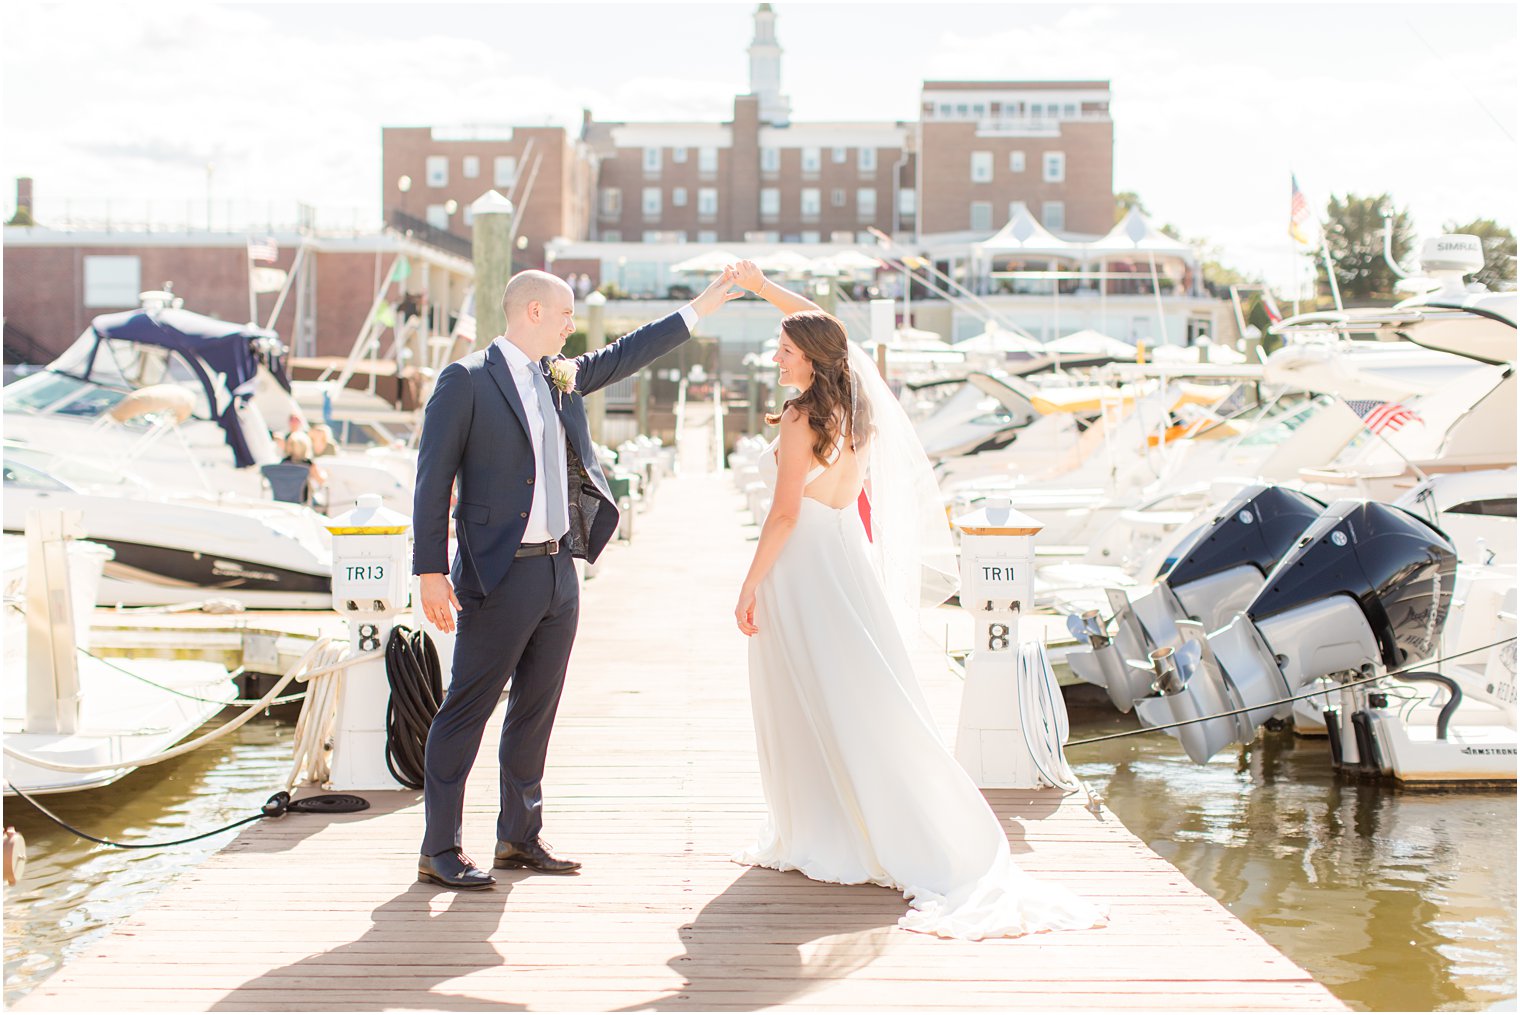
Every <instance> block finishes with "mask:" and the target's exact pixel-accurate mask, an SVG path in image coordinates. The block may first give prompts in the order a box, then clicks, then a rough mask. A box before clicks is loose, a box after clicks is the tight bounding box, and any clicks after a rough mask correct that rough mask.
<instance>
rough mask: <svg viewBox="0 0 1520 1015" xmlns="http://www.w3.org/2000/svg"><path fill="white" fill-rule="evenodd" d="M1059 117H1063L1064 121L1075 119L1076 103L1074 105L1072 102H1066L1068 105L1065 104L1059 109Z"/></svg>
mask: <svg viewBox="0 0 1520 1015" xmlns="http://www.w3.org/2000/svg"><path fill="white" fill-rule="evenodd" d="M1061 115H1062V116H1063V117H1065V118H1066V119H1068V120H1075V119H1076V118H1077V106H1076V103H1074V102H1068V103H1066V105H1064V106H1062V107H1061Z"/></svg>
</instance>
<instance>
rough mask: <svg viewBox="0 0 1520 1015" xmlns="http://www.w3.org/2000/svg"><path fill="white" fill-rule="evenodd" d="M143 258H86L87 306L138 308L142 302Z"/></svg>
mask: <svg viewBox="0 0 1520 1015" xmlns="http://www.w3.org/2000/svg"><path fill="white" fill-rule="evenodd" d="M140 292H142V258H140V257H138V256H137V255H136V254H131V255H126V254H87V255H86V256H85V259H84V305H85V306H87V307H111V308H116V307H135V306H137V305H138V303H139V302H141V301H140V300H139V298H138V295H137V294H138V293H140Z"/></svg>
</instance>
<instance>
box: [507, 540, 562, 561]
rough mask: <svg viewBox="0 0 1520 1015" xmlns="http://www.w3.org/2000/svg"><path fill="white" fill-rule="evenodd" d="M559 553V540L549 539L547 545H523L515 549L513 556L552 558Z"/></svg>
mask: <svg viewBox="0 0 1520 1015" xmlns="http://www.w3.org/2000/svg"><path fill="white" fill-rule="evenodd" d="M558 552H559V540H558V539H551V540H549V541H548V542H547V543H524V544H522V545H521V546H519V547H518V548H517V553H516V554H515V556H518V557H552V556H554V555H555V554H556V553H558Z"/></svg>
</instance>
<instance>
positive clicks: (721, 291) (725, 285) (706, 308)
mask: <svg viewBox="0 0 1520 1015" xmlns="http://www.w3.org/2000/svg"><path fill="white" fill-rule="evenodd" d="M733 284H734V269H733V268H732V267H729V268H724V269H723V273H722V274H721V275H719V276H718V277H717V278H715V279H713V280H712V284H711V285H709V286H708V287H707V288H706V289H703V290H702V293H701V295H700V296H698V297H697V298H696V299H694V300H692V301H691V309H693V310H695V311H696V312H697V316H698V317H706V316H708V315H709V314H713V313H716V312H717V311H718V310H719V309H720V308H721V307H722V306H723V304H725V303H727V302H729V301H730V300H737V299H739V298H740V297H742V296H743V295H744V290H742V289H735V290H733V291H732V292H730V291H729V288H730V287H731V286H732V285H733Z"/></svg>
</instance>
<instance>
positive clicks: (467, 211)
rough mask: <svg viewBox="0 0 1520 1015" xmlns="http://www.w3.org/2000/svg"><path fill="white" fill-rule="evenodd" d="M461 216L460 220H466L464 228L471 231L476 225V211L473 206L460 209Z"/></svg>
mask: <svg viewBox="0 0 1520 1015" xmlns="http://www.w3.org/2000/svg"><path fill="white" fill-rule="evenodd" d="M459 215H460V218H462V219H464V226H465V228H466V229H469V228H470V227H471V226H473V225H474V224H475V209H474V207H473V206H471V205H468V204H467V205H465V206H464V207H463V208H461V209H459Z"/></svg>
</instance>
